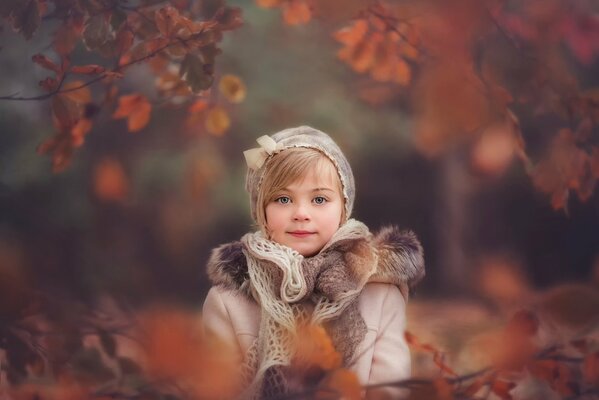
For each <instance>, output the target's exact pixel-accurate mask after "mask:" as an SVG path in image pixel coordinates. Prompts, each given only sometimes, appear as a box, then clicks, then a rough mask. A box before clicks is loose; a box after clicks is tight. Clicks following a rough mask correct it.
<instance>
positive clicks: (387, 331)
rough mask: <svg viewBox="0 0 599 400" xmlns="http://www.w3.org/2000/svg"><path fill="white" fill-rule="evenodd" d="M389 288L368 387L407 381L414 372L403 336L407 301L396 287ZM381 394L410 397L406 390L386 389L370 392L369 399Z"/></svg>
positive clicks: (371, 390) (384, 302)
mask: <svg viewBox="0 0 599 400" xmlns="http://www.w3.org/2000/svg"><path fill="white" fill-rule="evenodd" d="M386 286H387V287H388V288H387V291H386V294H385V297H384V300H383V303H382V309H381V318H380V322H379V330H378V335H377V338H376V341H375V343H374V353H373V358H372V366H371V369H370V376H369V379H368V384H377V383H387V382H395V381H398V380H402V379H408V378H410V373H411V359H410V350H409V348H408V344H407V342H406V340H405V336H404V331H405V329H406V301H405V299H404V297H403V296H402V294H401V292H400V290H399V289H398V288H397V286H395V285H386ZM381 392H383V393H384V394H385V395H391V398H393V399H395V398H405V397H407V396H408V394H409V393H408V391H407V390H406V389H400V388H396V387H392V386H385V387H382V388H377V389H370V390H369V391H368V393H367V397H369V398H371V397H372V398H374V397H376V398H379V397H378V396H379V395H380V394H381Z"/></svg>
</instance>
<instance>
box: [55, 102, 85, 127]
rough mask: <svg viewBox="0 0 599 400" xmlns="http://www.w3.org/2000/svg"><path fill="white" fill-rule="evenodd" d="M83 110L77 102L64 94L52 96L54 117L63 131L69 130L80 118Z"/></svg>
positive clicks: (56, 123)
mask: <svg viewBox="0 0 599 400" xmlns="http://www.w3.org/2000/svg"><path fill="white" fill-rule="evenodd" d="M80 116H81V112H80V109H79V107H78V106H77V103H75V102H74V101H73V100H71V99H70V98H68V97H66V96H64V95H56V96H54V97H53V98H52V117H53V119H54V124H55V125H56V126H57V128H58V129H60V130H61V131H69V130H70V129H71V128H72V127H73V126H74V125H75V124H76V123H77V121H78V120H79V118H80Z"/></svg>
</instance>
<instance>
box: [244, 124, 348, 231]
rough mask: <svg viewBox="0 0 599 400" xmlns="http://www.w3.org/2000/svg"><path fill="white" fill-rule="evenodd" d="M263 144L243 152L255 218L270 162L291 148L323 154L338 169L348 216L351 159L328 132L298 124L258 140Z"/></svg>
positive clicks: (247, 184) (247, 187)
mask: <svg viewBox="0 0 599 400" xmlns="http://www.w3.org/2000/svg"><path fill="white" fill-rule="evenodd" d="M257 142H258V143H259V144H260V147H258V148H254V149H250V150H246V151H244V152H243V154H244V156H245V159H246V162H247V164H248V172H247V175H246V180H245V188H246V190H247V191H248V193H249V195H250V207H251V212H252V218H253V219H254V221H256V220H257V218H256V207H257V206H258V204H257V203H258V192H259V190H260V185H261V184H262V180H263V179H264V175H265V173H266V171H267V169H268V165H269V161H270V159H271V158H272V156H274V155H275V154H277V153H280V152H281V151H284V150H285V149H289V148H292V147H306V148H311V149H316V150H318V151H320V152H321V153H323V154H324V155H325V156H327V158H328V159H329V160H331V162H332V163H333V165H334V166H335V168H336V169H337V174H338V175H339V179H340V181H341V187H342V191H343V193H342V194H343V197H344V199H345V215H346V218H349V217H350V215H351V212H352V209H353V206H354V198H355V192H356V188H355V182H354V175H353V174H352V170H351V167H350V165H349V162H348V161H347V159H346V158H345V156H344V155H343V152H342V151H341V149H340V148H339V146H337V144H336V143H335V142H334V141H333V139H331V137H330V136H329V135H327V134H326V133H324V132H322V131H319V130H318V129H314V128H312V127H309V126H299V127H296V128H288V129H284V130H282V131H279V132H277V133H275V134H273V135H272V136H267V135H265V136H261V137H260V138H258V139H257Z"/></svg>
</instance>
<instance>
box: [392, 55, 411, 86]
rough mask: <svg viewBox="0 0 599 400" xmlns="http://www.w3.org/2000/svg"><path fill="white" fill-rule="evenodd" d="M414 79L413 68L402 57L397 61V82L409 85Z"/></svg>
mask: <svg viewBox="0 0 599 400" xmlns="http://www.w3.org/2000/svg"><path fill="white" fill-rule="evenodd" d="M411 79H412V70H411V68H410V66H409V65H408V63H407V62H405V61H404V60H402V59H401V58H400V59H399V60H398V61H397V65H396V66H395V82H397V83H399V84H400V85H407V84H408V83H410V80H411Z"/></svg>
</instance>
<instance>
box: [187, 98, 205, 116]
mask: <svg viewBox="0 0 599 400" xmlns="http://www.w3.org/2000/svg"><path fill="white" fill-rule="evenodd" d="M207 107H208V102H207V101H206V100H204V99H200V100H196V101H194V102H193V104H192V105H191V106H189V108H188V111H189V112H190V113H199V112H202V111H204V110H205V109H206V108H207Z"/></svg>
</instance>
